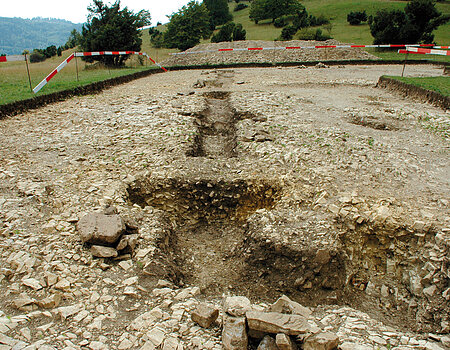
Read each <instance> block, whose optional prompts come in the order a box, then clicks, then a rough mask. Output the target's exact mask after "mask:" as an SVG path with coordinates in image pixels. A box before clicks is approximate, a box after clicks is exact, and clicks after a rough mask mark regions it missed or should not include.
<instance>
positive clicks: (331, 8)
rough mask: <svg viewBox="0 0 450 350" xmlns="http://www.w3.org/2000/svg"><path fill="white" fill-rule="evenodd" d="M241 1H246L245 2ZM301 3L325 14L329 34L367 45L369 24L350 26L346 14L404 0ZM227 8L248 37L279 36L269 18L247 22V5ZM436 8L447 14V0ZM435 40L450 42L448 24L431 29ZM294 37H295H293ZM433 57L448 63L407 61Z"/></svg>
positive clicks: (384, 55) (389, 56) (392, 56)
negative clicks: (238, 9)
mask: <svg viewBox="0 0 450 350" xmlns="http://www.w3.org/2000/svg"><path fill="white" fill-rule="evenodd" d="M245 3H247V4H249V3H248V2H246V1H245ZM301 3H302V4H303V5H304V6H305V7H306V9H307V11H308V12H309V13H311V14H313V15H315V16H319V15H321V14H323V15H325V16H327V17H328V18H329V19H330V21H331V24H332V25H333V27H332V30H331V36H332V37H333V38H334V39H336V40H339V41H340V42H343V43H353V44H360V45H363V44H371V43H372V42H373V37H372V35H371V34H370V29H369V25H368V24H367V23H366V24H361V25H358V26H351V25H349V24H348V23H347V14H348V13H349V12H350V11H363V10H365V11H366V13H367V14H368V15H374V14H375V13H376V12H377V11H378V10H381V9H384V8H386V9H403V8H404V7H405V6H406V4H407V2H406V1H388V0H358V1H351V0H303V1H301ZM229 6H230V11H231V13H232V14H233V16H234V22H236V23H241V24H242V26H243V27H244V29H245V30H247V39H248V40H275V39H276V38H278V37H279V36H280V33H281V29H280V28H275V27H274V26H273V25H272V24H271V23H270V20H269V21H263V22H260V24H255V23H254V22H252V21H250V19H249V17H248V14H249V11H250V8H246V9H243V10H241V11H238V12H234V11H233V10H234V8H235V7H236V4H235V3H234V2H232V3H230V5H229ZM436 7H437V8H438V9H439V11H441V12H442V13H444V14H450V1H445V2H440V3H437V4H436ZM319 28H321V29H322V31H323V32H324V33H328V32H327V30H326V29H325V28H323V27H319ZM434 34H435V41H436V43H437V44H438V45H450V23H447V24H445V25H443V26H440V27H439V29H438V30H436V31H435V32H434ZM294 39H295V37H294ZM367 51H369V52H370V53H371V54H373V55H375V56H378V57H380V58H381V59H384V60H399V59H400V60H401V59H404V57H405V55H401V54H398V53H397V50H391V51H378V50H375V49H367ZM423 59H427V60H434V61H439V62H450V57H446V56H434V55H426V56H425V55H408V60H423Z"/></svg>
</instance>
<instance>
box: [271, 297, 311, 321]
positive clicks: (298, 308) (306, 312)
mask: <svg viewBox="0 0 450 350" xmlns="http://www.w3.org/2000/svg"><path fill="white" fill-rule="evenodd" d="M269 311H272V312H278V313H282V314H295V315H301V316H304V317H309V316H310V315H311V310H310V309H308V308H307V307H304V306H303V305H301V304H299V303H297V302H295V301H293V300H291V299H289V298H288V297H287V296H286V295H283V296H282V297H281V298H279V299H278V300H277V301H276V302H275V303H273V304H272V305H271V306H270V307H269Z"/></svg>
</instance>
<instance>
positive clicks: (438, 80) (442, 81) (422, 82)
mask: <svg viewBox="0 0 450 350" xmlns="http://www.w3.org/2000/svg"><path fill="white" fill-rule="evenodd" d="M388 78H391V79H395V80H398V81H401V82H403V83H406V84H410V85H414V86H418V87H421V88H424V89H427V90H431V91H436V92H438V93H440V94H441V95H443V96H450V77H425V78H402V77H393V76H388Z"/></svg>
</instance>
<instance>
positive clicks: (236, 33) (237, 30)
mask: <svg viewBox="0 0 450 350" xmlns="http://www.w3.org/2000/svg"><path fill="white" fill-rule="evenodd" d="M246 36H247V31H246V30H245V29H244V28H243V27H242V24H240V23H238V24H236V26H235V27H234V29H233V41H240V40H245V38H246Z"/></svg>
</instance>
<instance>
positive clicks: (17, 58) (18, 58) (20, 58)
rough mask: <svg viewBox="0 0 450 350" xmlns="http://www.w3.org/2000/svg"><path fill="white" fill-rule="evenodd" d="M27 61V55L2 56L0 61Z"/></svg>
mask: <svg viewBox="0 0 450 350" xmlns="http://www.w3.org/2000/svg"><path fill="white" fill-rule="evenodd" d="M12 61H25V55H12V56H0V62H12Z"/></svg>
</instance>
